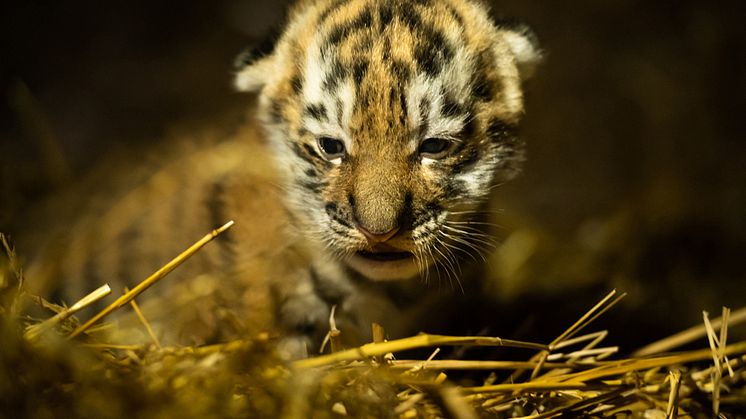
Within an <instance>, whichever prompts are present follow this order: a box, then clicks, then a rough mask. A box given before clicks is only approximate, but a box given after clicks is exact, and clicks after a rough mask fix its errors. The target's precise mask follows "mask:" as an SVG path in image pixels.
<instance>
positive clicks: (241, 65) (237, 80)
mask: <svg viewBox="0 0 746 419" xmlns="http://www.w3.org/2000/svg"><path fill="white" fill-rule="evenodd" d="M278 37H279V32H278V31H273V32H272V33H271V34H270V35H269V36H267V37H266V38H265V40H264V41H262V42H260V43H257V44H256V45H253V46H250V47H248V48H246V49H245V50H244V51H243V52H242V53H240V54H239V55H238V57H236V59H235V61H234V62H233V68H234V71H235V73H234V74H235V75H234V78H233V86H235V88H236V90H238V91H239V92H258V91H259V90H261V89H262V87H264V85H265V84H266V82H267V79H268V77H269V76H270V75H271V74H272V68H273V67H274V64H275V60H276V59H275V54H274V49H275V44H276V43H277V39H278Z"/></svg>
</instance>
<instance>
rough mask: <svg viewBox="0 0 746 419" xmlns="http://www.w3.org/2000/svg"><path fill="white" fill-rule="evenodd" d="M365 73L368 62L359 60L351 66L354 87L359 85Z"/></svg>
mask: <svg viewBox="0 0 746 419" xmlns="http://www.w3.org/2000/svg"><path fill="white" fill-rule="evenodd" d="M367 72H368V61H366V60H359V61H357V62H355V63H353V64H352V79H353V80H354V81H355V84H356V85H358V86H359V85H360V83H361V82H362V81H363V77H365V74H366V73H367Z"/></svg>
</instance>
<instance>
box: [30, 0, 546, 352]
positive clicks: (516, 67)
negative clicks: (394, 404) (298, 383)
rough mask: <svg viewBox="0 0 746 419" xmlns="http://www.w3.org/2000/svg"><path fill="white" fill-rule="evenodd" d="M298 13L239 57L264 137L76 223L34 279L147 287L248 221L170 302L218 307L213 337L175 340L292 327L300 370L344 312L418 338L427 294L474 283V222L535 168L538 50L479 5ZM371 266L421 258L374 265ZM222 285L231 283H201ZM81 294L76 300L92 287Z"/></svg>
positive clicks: (252, 137) (213, 151) (359, 328)
mask: <svg viewBox="0 0 746 419" xmlns="http://www.w3.org/2000/svg"><path fill="white" fill-rule="evenodd" d="M289 16H290V17H289V19H288V22H287V25H286V28H285V31H284V32H283V34H282V36H281V37H280V38H279V40H278V42H277V44H276V45H275V48H274V49H273V50H272V51H271V52H269V53H268V54H265V55H262V54H247V55H244V56H242V59H241V60H240V62H239V69H238V70H237V73H236V77H235V85H236V86H237V88H238V89H239V90H242V91H247V92H256V94H257V95H258V103H259V105H258V109H257V110H256V114H257V116H258V118H259V119H260V121H261V123H262V126H263V134H259V133H257V132H256V131H255V130H254V128H253V125H251V124H249V125H248V126H247V127H245V128H243V129H242V130H239V132H238V133H236V134H235V135H233V136H231V137H229V138H228V139H224V140H223V141H218V142H208V145H206V146H205V147H202V148H200V147H196V146H195V147H192V148H191V149H189V148H188V149H186V150H187V151H184V152H180V153H178V154H177V155H176V156H175V157H174V158H173V159H172V160H170V161H168V162H167V164H161V165H160V166H159V167H157V168H156V169H154V170H152V171H150V172H149V173H148V175H147V176H145V177H144V180H142V181H141V182H140V183H138V184H137V186H135V187H133V188H131V189H130V190H126V191H124V192H123V193H122V194H120V195H118V196H116V197H114V198H110V200H108V201H105V205H103V209H102V210H101V211H100V212H99V213H98V216H97V217H95V218H90V217H89V218H83V217H81V218H79V221H78V224H77V225H75V226H74V227H73V231H75V232H76V234H69V233H66V235H63V237H65V240H66V241H65V243H64V246H65V247H66V248H67V249H66V251H59V250H55V251H47V252H46V253H47V255H52V256H49V257H47V258H46V259H44V258H42V259H41V260H42V261H43V263H38V264H35V265H34V266H35V267H36V269H39V270H47V271H54V272H46V273H45V274H42V273H40V271H39V270H37V271H36V272H35V273H38V275H39V277H44V276H47V277H59V276H61V277H65V278H78V279H81V278H86V277H92V278H112V280H115V281H116V280H117V278H119V279H122V278H125V277H127V278H139V277H142V276H143V275H144V274H145V273H146V271H148V270H152V269H155V268H157V267H158V264H159V263H162V262H164V261H165V260H166V258H167V257H168V256H167V255H172V254H173V251H174V249H175V248H177V247H178V246H176V244H175V242H177V241H178V242H179V244H183V245H186V244H188V240H187V236H190V237H191V238H196V237H198V236H199V234H198V233H197V232H204V231H206V230H207V229H209V228H212V227H214V226H215V225H217V224H219V223H221V222H224V221H225V220H227V219H235V220H236V222H237V224H236V229H235V230H234V231H232V232H231V233H230V234H229V235H228V236H227V237H225V238H223V239H221V241H220V242H219V243H218V244H217V245H216V246H211V247H208V248H206V251H205V254H204V255H201V256H199V257H198V259H197V261H196V262H194V264H193V266H192V268H190V269H186V270H185V272H184V274H183V275H182V278H181V279H179V281H184V282H183V283H181V282H178V281H174V282H175V283H176V285H173V283H172V285H171V286H170V287H165V288H164V291H163V292H162V294H161V295H163V294H165V295H169V296H170V297H171V298H175V299H178V298H180V297H179V296H180V292H181V291H183V290H184V289H185V288H189V287H192V288H197V289H198V291H194V292H193V293H192V294H195V293H196V294H199V292H200V291H199V289H200V287H203V288H209V289H207V290H202V291H201V292H203V294H209V295H210V296H212V297H211V298H212V300H211V301H212V303H211V304H208V306H209V309H208V310H207V311H208V312H210V314H205V312H204V311H205V310H202V311H199V312H198V313H197V314H195V313H191V314H187V315H186V317H189V316H191V317H189V319H188V320H189V321H190V322H191V323H189V324H191V325H192V326H193V324H194V323H195V322H197V323H200V324H203V323H204V324H208V326H211V327H207V326H206V327H205V329H207V330H209V333H195V332H194V329H193V328H192V329H183V328H182V329H179V330H183V331H181V332H179V333H178V336H176V339H179V340H182V341H183V340H184V335H191V338H194V337H195V335H199V337H200V338H202V339H203V340H210V339H215V338H216V336H217V337H219V336H224V335H228V334H230V333H226V332H225V331H224V330H223V329H225V324H224V323H221V322H219V321H217V320H215V319H216V318H220V319H223V317H221V316H220V315H218V314H215V313H219V312H225V310H226V309H227V310H228V311H230V312H231V313H232V314H231V316H234V317H235V318H236V319H237V322H238V324H240V325H241V326H240V327H237V330H244V331H245V330H247V329H251V330H255V329H256V328H260V329H263V328H264V329H266V328H279V330H282V331H283V333H284V334H285V335H286V336H287V339H286V340H285V342H286V345H285V349H286V350H287V351H288V353H291V354H293V355H297V354H298V353H303V352H304V351H305V350H306V349H307V345H308V343H309V342H311V341H312V340H313V339H316V340H318V339H319V337H320V336H321V335H323V330H324V329H325V324H326V322H327V321H328V316H329V310H330V306H331V305H338V311H337V314H338V317H339V323H340V325H341V326H340V327H344V328H345V329H343V330H345V331H346V334H345V335H346V336H348V337H350V339H351V341H355V340H358V339H366V338H367V337H368V332H367V329H368V327H369V326H368V325H369V324H370V322H371V321H378V322H384V323H386V320H385V319H387V318H397V319H398V320H397V322H396V323H397V325H396V326H393V325H390V326H391V327H389V331H390V332H391V333H392V334H397V333H404V332H405V331H409V329H411V328H416V327H418V320H417V318H418V315H421V314H423V313H426V312H427V310H428V307H432V304H434V303H433V301H435V300H434V299H431V298H429V297H426V296H425V295H424V294H422V283H421V281H413V279H417V278H419V279H423V280H426V281H436V280H441V279H445V278H448V279H451V280H453V281H460V279H461V278H460V277H461V276H462V274H461V272H462V271H464V270H465V269H466V268H465V263H466V262H465V261H466V260H468V259H469V258H473V257H474V255H475V254H476V253H479V252H480V251H481V250H482V247H483V245H484V244H485V242H486V241H489V238H488V237H486V236H485V235H484V232H483V231H482V229H481V227H479V226H481V224H479V220H478V219H477V218H478V217H479V214H482V213H483V212H484V210H485V205H487V204H486V203H487V201H488V198H489V196H490V190H491V189H492V188H493V187H494V186H495V185H496V184H498V183H501V182H504V181H505V180H507V179H509V178H511V177H512V176H514V175H515V174H516V173H517V171H518V170H519V166H520V163H521V161H522V160H523V152H522V148H521V143H520V141H519V140H518V139H517V138H516V134H515V131H516V127H517V124H518V122H519V119H520V117H521V115H522V113H523V97H522V90H521V82H522V80H523V79H524V78H525V77H526V76H527V75H529V74H530V73H531V72H532V70H533V66H534V64H535V63H536V62H537V61H538V59H539V55H540V54H539V52H538V50H537V49H536V47H535V45H534V42H533V37H532V35H531V34H530V32H528V31H527V30H526V29H525V28H524V27H520V26H515V25H509V26H508V25H503V26H500V25H496V24H494V23H493V22H491V21H490V19H489V17H488V12H487V10H486V8H485V7H484V6H483V5H481V4H480V3H478V2H476V1H471V0H417V1H407V0H307V1H300V2H299V3H298V4H297V5H296V6H295V7H294V8H293V9H292V11H291V13H290V15H289ZM263 136H266V138H267V140H268V144H269V146H265V145H264V144H263V142H262V140H261V137H263ZM324 141H326V142H324ZM324 144H327V145H328V147H331V149H327V148H325V145H324ZM340 150H341V151H340ZM270 162H271V163H270ZM269 164H271V165H272V166H271V167H270V166H268V165H269ZM92 219H95V225H96V226H98V228H91V227H90V225H91V223H92ZM470 223H473V224H470ZM475 226H476V227H475ZM385 232H393V233H391V234H392V235H391V237H387V238H386V240H382V241H383V242H385V243H383V244H381V243H378V242H377V240H379V239H378V238H380V237H382V236H383V233H385ZM187 233H189V234H187ZM70 237H72V238H70ZM371 237H378V238H376V239H375V240H373V239H371ZM52 243H54V241H52ZM382 248H384V249H385V252H382V251H381V249H382ZM371 252H372V253H374V254H378V255H380V254H384V253H386V252H389V253H391V252H393V253H397V254H406V253H407V252H408V253H409V254H411V257H408V258H404V259H401V260H399V259H397V260H387V261H383V262H382V261H379V260H375V259H371V258H370V256H361V255H366V254H367V255H370V254H371ZM378 252H382V253H378ZM146 266H147V267H146ZM208 273H212V275H213V276H215V275H216V273H218V275H217V276H218V277H219V278H220V280H218V281H217V282H215V281H214V280H213V281H212V282H211V281H210V280H209V279H206V277H204V276H203V277H200V276H196V278H198V279H197V280H195V279H189V278H194V277H195V275H197V274H202V275H207V274H208ZM71 283H72V284H77V285H79V286H78V287H77V289H75V291H74V294H76V295H82V294H83V293H84V291H85V290H84V289H83V288H85V289H90V288H91V287H92V284H91V283H90V281H88V282H86V281H80V280H78V281H77V282H76V281H71ZM204 284H212V285H209V286H208V285H204ZM210 287H212V288H210ZM67 288H68V289H74V288H75V287H74V286H70V287H67ZM221 290H222V291H221ZM450 291H451V290H449V292H450ZM449 292H446V293H445V298H448V295H449ZM187 294H188V293H187ZM192 294H190V295H192ZM201 295H202V294H201ZM216 296H217V297H216ZM413 296H414V297H413ZM187 300H188V299H187ZM187 300H184V301H187ZM416 303H417V304H416ZM153 304H155V305H158V303H157V302H155V303H153ZM171 311H173V310H168V312H169V313H171ZM403 313H408V314H403ZM171 315H172V314H171ZM213 315H214V316H217V317H215V318H212V321H213V322H217V323H218V324H219V325H216V324H210V321H207V320H205V317H210V316H213ZM154 316H156V315H155V314H154ZM192 317H196V318H197V319H196V320H195V318H192ZM402 319H410V320H409V321H404V320H402ZM234 320H235V319H234ZM221 321H222V320H221ZM169 322H171V323H173V322H174V318H173V317H171V318H166V317H164V324H168V323H169ZM246 324H250V325H251V326H246ZM164 329H168V327H165V328H164ZM216 329H220V333H215V330H216ZM162 333H166V332H162ZM309 339H311V340H309Z"/></svg>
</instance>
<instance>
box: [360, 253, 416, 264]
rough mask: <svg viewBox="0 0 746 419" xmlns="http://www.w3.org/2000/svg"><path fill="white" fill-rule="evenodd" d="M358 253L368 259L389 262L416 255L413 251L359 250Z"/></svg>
mask: <svg viewBox="0 0 746 419" xmlns="http://www.w3.org/2000/svg"><path fill="white" fill-rule="evenodd" d="M357 254H358V255H359V256H361V257H364V258H366V259H370V260H375V261H378V262H389V261H394V260H402V259H408V258H413V257H414V254H412V252H375V251H374V252H369V251H367V250H361V251H359V252H357Z"/></svg>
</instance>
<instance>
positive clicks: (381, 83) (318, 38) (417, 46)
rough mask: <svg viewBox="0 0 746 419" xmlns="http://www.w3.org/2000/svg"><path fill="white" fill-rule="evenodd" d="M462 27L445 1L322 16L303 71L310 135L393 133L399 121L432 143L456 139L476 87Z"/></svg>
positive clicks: (355, 6) (342, 8) (360, 2)
mask: <svg viewBox="0 0 746 419" xmlns="http://www.w3.org/2000/svg"><path fill="white" fill-rule="evenodd" d="M462 24H463V21H462V19H461V17H460V15H459V13H458V12H457V11H456V10H455V9H454V8H452V7H451V6H450V5H449V4H448V3H447V2H445V1H439V2H426V1H422V2H408V1H407V2H396V1H370V0H357V1H348V2H336V3H333V4H331V5H330V6H328V7H327V8H326V9H324V8H321V9H319V11H318V18H317V20H316V22H315V26H317V28H318V29H319V30H317V31H315V33H314V35H313V36H312V37H311V39H310V41H309V42H308V46H307V48H306V57H305V61H304V64H303V65H302V66H301V73H302V80H303V82H302V97H303V100H304V102H305V108H306V109H307V112H306V113H305V115H306V118H305V119H304V123H305V125H306V128H307V129H309V131H311V132H314V133H316V134H317V135H321V134H323V133H327V134H331V131H338V130H340V129H342V130H344V129H353V130H355V129H360V128H363V127H362V125H366V127H365V129H366V130H372V129H376V128H377V130H378V131H381V130H383V131H386V130H387V129H388V130H390V128H391V121H398V122H399V125H400V126H402V127H403V128H405V129H409V130H419V131H427V133H429V134H430V135H441V134H451V133H454V132H457V131H458V130H460V129H461V128H462V127H463V123H464V120H465V119H466V116H467V114H466V111H465V109H466V103H465V102H466V101H467V100H468V97H469V87H470V83H471V80H472V79H473V75H472V74H471V71H470V70H471V62H472V58H471V56H470V54H469V52H468V51H467V49H466V47H465V46H464V45H463V44H465V42H464V39H463V37H464V29H463V26H462Z"/></svg>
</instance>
